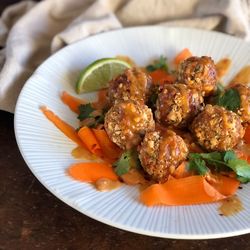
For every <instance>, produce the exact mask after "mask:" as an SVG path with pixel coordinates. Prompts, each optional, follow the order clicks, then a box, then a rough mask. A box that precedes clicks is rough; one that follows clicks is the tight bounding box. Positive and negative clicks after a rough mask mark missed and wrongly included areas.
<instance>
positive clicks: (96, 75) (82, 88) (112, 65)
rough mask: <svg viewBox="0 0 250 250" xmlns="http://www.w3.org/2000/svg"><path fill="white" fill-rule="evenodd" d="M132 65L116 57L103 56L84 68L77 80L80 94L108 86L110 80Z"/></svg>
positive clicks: (77, 89)
mask: <svg viewBox="0 0 250 250" xmlns="http://www.w3.org/2000/svg"><path fill="white" fill-rule="evenodd" d="M130 67H131V65H130V64H129V63H127V62H125V61H122V60H120V59H116V58H102V59H99V60H96V61H94V62H93V63H91V64H90V65H88V66H87V67H86V68H85V69H83V70H82V71H81V73H80V76H79V78H78V80H77V82H76V92H77V93H78V94H81V93H85V92H92V91H97V90H100V89H103V88H107V87H108V82H109V81H110V80H111V79H112V78H114V77H116V76H117V75H119V74H121V73H123V72H124V70H125V69H127V68H130Z"/></svg>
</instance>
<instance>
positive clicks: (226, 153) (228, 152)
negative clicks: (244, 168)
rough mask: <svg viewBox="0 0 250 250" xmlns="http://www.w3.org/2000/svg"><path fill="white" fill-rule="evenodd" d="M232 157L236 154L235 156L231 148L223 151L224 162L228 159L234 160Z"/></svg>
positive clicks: (234, 157) (235, 157)
mask: <svg viewBox="0 0 250 250" xmlns="http://www.w3.org/2000/svg"><path fill="white" fill-rule="evenodd" d="M234 159H237V156H236V154H235V153H234V151H233V150H229V151H226V152H225V153H224V156H223V160H224V161H225V162H228V161H230V160H234Z"/></svg>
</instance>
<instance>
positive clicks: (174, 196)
mask: <svg viewBox="0 0 250 250" xmlns="http://www.w3.org/2000/svg"><path fill="white" fill-rule="evenodd" d="M224 198H226V196H225V195H223V194H221V193H220V192H219V191H218V190H216V189H215V188H214V187H213V186H212V185H210V184H209V183H208V182H207V181H206V179H205V178H204V177H202V176H189V177H186V178H181V179H171V180H170V181H167V182H165V183H163V184H154V185H152V186H150V187H148V188H147V189H145V190H144V191H143V192H142V193H141V195H140V200H141V201H142V202H143V203H144V204H145V205H147V206H154V205H160V204H163V205H169V206H171V205H192V204H200V203H207V202H214V201H218V200H222V199H224Z"/></svg>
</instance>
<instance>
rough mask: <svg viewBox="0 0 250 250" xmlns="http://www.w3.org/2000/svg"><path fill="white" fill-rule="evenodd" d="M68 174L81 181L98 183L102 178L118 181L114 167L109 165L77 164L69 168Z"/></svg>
mask: <svg viewBox="0 0 250 250" xmlns="http://www.w3.org/2000/svg"><path fill="white" fill-rule="evenodd" d="M68 174H69V175H70V176H71V177H72V178H74V179H76V180H79V181H85V182H96V181H97V180H99V179H101V178H107V179H110V180H114V181H116V180H118V177H117V175H116V174H115V172H114V170H113V168H112V166H111V165H110V164H107V163H95V162H84V163H75V164H73V165H71V166H70V167H69V168H68Z"/></svg>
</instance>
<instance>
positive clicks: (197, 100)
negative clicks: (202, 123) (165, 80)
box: [155, 84, 203, 128]
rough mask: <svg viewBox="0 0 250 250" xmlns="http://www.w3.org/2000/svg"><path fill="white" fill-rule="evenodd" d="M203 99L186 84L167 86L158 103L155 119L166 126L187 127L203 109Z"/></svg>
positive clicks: (159, 96) (160, 94)
mask: <svg viewBox="0 0 250 250" xmlns="http://www.w3.org/2000/svg"><path fill="white" fill-rule="evenodd" d="M202 104H203V97H202V95H201V93H200V92H198V91H197V90H196V89H190V88H188V86H187V85H184V84H166V85H165V86H163V88H162V89H161V90H160V92H159V94H158V99H157V101H156V111H155V118H156V119H157V121H158V122H160V123H161V124H163V125H166V126H169V125H171V126H174V127H179V128H181V127H185V126H186V125H187V123H188V122H190V120H192V119H193V118H194V117H195V116H196V115H197V113H198V112H199V111H200V110H202V108H203V105H202Z"/></svg>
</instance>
